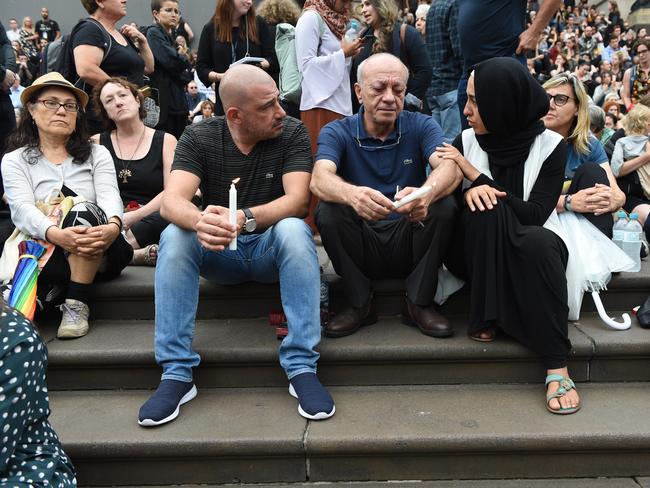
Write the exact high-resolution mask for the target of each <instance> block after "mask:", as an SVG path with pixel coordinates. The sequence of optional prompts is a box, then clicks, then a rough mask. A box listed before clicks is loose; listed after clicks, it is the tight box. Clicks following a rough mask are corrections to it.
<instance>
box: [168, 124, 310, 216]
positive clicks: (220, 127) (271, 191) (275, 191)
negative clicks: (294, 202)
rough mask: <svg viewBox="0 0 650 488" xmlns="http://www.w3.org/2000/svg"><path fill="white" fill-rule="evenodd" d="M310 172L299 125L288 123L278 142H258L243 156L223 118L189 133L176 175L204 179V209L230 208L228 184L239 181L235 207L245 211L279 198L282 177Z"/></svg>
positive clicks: (306, 137) (306, 142) (178, 149)
mask: <svg viewBox="0 0 650 488" xmlns="http://www.w3.org/2000/svg"><path fill="white" fill-rule="evenodd" d="M312 167H313V160H312V155H311V146H310V142H309V135H308V134H307V130H306V129H305V126H304V125H303V123H302V122H300V121H299V120H297V119H294V118H292V117H285V119H284V127H283V130H282V134H281V135H280V136H278V137H276V138H274V139H267V140H264V141H260V142H258V143H257V144H256V145H255V147H254V148H253V150H252V151H251V152H250V154H248V155H245V154H242V153H241V151H240V150H239V149H238V148H237V146H236V145H235V142H234V141H233V139H232V135H231V134H230V130H229V129H228V124H227V123H226V119H225V117H212V118H210V119H207V120H204V121H202V122H200V123H198V124H193V125H191V126H189V127H187V128H186V129H185V132H183V135H182V136H181V138H180V140H179V141H178V145H177V146H176V152H175V155H174V163H173V164H172V171H174V170H183V171H188V172H190V173H192V174H195V175H196V176H198V177H199V178H200V179H201V186H200V188H201V192H202V193H203V206H204V207H205V206H207V205H220V206H222V207H227V206H228V191H229V189H230V183H231V181H232V180H234V179H235V178H241V180H240V181H239V184H238V185H237V207H238V208H247V207H254V206H256V205H263V204H265V203H268V202H270V201H272V200H275V199H277V198H280V197H281V196H283V195H284V187H283V185H282V176H283V175H284V174H286V173H291V172H294V171H304V172H307V173H311V171H312Z"/></svg>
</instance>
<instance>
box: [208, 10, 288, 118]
mask: <svg viewBox="0 0 650 488" xmlns="http://www.w3.org/2000/svg"><path fill="white" fill-rule="evenodd" d="M249 56H252V57H260V58H264V61H262V62H261V63H259V67H260V68H262V69H264V70H266V71H267V72H268V73H269V74H270V75H271V76H272V77H273V78H277V71H278V61H277V58H276V56H275V40H274V39H273V37H272V36H271V31H270V29H269V26H268V24H267V23H266V21H265V20H264V19H262V18H261V17H259V16H257V15H255V6H254V5H253V2H252V1H251V0H217V7H216V9H215V12H214V15H213V16H212V19H210V22H208V23H207V24H205V26H204V27H203V31H202V32H201V38H200V40H199V49H198V57H197V60H196V71H197V73H198V75H199V79H200V80H201V81H202V82H203V84H204V85H205V86H210V85H211V84H213V83H215V84H216V85H218V84H219V82H220V81H221V79H222V78H223V75H224V74H225V73H226V71H227V70H228V68H229V67H230V65H231V64H232V63H234V62H235V61H238V60H240V59H242V58H245V57H249ZM215 88H216V87H215ZM215 91H217V90H216V89H215ZM215 113H216V114H217V115H223V114H224V112H223V106H222V105H221V101H220V100H219V98H217V100H216V112H215Z"/></svg>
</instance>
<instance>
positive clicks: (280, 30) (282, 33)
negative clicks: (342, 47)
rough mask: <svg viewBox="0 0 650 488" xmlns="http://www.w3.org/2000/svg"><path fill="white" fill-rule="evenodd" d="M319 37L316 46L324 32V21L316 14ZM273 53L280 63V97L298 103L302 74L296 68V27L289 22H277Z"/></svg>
mask: <svg viewBox="0 0 650 488" xmlns="http://www.w3.org/2000/svg"><path fill="white" fill-rule="evenodd" d="M318 24H319V27H320V37H319V41H318V47H319V48H320V43H321V40H322V38H323V33H324V32H325V22H323V18H322V17H321V16H320V15H319V16H318ZM275 54H276V55H277V57H278V63H279V65H280V86H279V87H278V88H279V89H280V98H281V99H282V100H285V101H287V102H292V103H295V104H298V105H300V96H301V94H302V75H301V74H300V71H299V70H298V58H297V56H296V28H295V27H294V26H292V25H291V24H278V25H277V27H276V31H275Z"/></svg>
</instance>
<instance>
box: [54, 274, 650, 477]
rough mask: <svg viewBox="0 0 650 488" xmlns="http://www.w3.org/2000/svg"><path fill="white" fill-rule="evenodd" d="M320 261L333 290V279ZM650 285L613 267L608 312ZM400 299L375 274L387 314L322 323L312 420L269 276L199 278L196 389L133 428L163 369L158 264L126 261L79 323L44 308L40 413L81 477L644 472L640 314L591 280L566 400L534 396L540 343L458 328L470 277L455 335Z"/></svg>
mask: <svg viewBox="0 0 650 488" xmlns="http://www.w3.org/2000/svg"><path fill="white" fill-rule="evenodd" d="M328 272H329V273H330V281H331V289H332V301H333V305H334V307H335V306H336V304H337V303H340V302H341V300H340V294H341V293H342V290H341V287H340V284H339V283H338V280H337V277H336V276H335V275H333V274H332V273H333V272H332V271H331V269H329V270H328ZM648 294H650V265H648V263H644V268H643V270H642V272H641V273H638V274H629V275H627V274H621V275H619V276H616V277H615V278H614V279H613V280H612V282H611V284H610V291H609V292H607V293H605V294H604V295H603V297H604V300H603V301H604V303H605V305H606V307H607V309H608V311H610V313H612V314H614V312H615V311H629V310H630V309H631V308H632V306H634V305H638V304H640V303H641V302H642V301H643V300H644V299H645V297H646V296H648ZM402 299H403V290H402V287H401V284H400V283H399V282H391V281H385V282H381V283H378V284H377V287H376V293H375V303H376V304H377V307H378V309H379V312H380V314H382V318H381V320H380V322H379V323H378V324H376V325H374V326H371V327H366V328H363V329H361V331H359V332H358V333H357V334H354V335H353V336H350V337H347V338H341V339H324V340H323V342H322V343H321V347H320V351H321V354H322V356H321V360H320V363H319V376H320V378H321V379H322V381H323V382H324V383H325V384H327V385H328V386H329V387H330V388H331V392H332V394H333V396H334V398H335V400H336V405H337V413H336V415H335V416H334V417H333V418H332V419H329V420H327V421H324V422H308V421H306V420H305V419H303V418H302V417H300V416H299V415H298V412H297V403H296V401H295V399H293V398H291V397H290V396H289V394H288V392H287V386H288V384H287V381H286V378H285V377H284V374H283V372H282V371H281V369H280V367H279V365H278V360H277V347H278V344H279V342H278V341H277V340H276V338H275V332H274V329H273V328H272V327H270V326H269V325H268V324H267V321H266V318H265V316H266V314H267V313H268V310H269V309H270V308H275V307H277V306H278V305H279V298H278V290H277V287H274V286H262V285H257V284H247V285H242V286H236V287H219V286H215V285H211V284H208V283H206V282H202V283H201V302H200V309H199V319H200V320H199V321H198V324H197V331H196V337H195V342H194V344H195V347H196V349H197V350H198V351H199V352H200V353H201V356H202V358H203V362H202V364H201V365H200V366H199V368H198V369H197V371H196V382H197V385H198V388H199V395H198V397H197V398H196V399H195V400H193V401H192V402H190V403H189V404H187V405H186V406H184V407H182V410H181V415H180V417H179V418H178V419H177V420H176V421H174V422H172V423H170V424H168V425H165V426H163V427H160V428H156V429H143V428H140V427H139V426H138V425H137V412H138V409H139V407H140V405H141V404H142V403H143V402H144V401H145V400H146V398H148V396H149V395H150V394H151V390H152V389H154V388H155V387H156V386H157V385H158V382H159V378H160V369H159V368H158V367H157V365H156V364H155V360H154V352H153V330H154V326H153V270H151V269H145V268H128V269H127V270H126V272H125V273H124V275H123V276H122V277H121V278H119V279H118V280H116V281H114V282H112V283H108V284H105V285H102V286H101V287H100V288H99V289H98V290H97V293H96V303H95V305H94V306H93V309H92V310H93V320H92V322H91V331H90V334H89V335H88V336H87V337H85V338H82V339H78V340H75V341H67V342H63V341H58V340H56V339H55V331H56V329H55V327H54V325H47V324H44V325H42V326H41V332H42V334H43V336H44V338H45V340H46V341H47V343H48V348H49V354H50V356H49V357H50V363H49V371H48V385H49V388H50V392H51V393H50V400H51V407H52V416H51V420H52V422H53V424H54V426H55V428H56V430H57V432H58V433H59V435H60V437H61V440H62V441H63V443H64V446H65V448H66V451H67V452H68V454H70V456H71V457H72V459H73V461H74V463H75V465H76V467H77V469H78V472H79V481H80V485H81V486H146V485H149V486H171V485H211V486H214V485H220V484H227V483H236V484H238V485H237V486H242V484H241V483H244V484H245V485H244V486H249V485H248V484H251V486H258V487H259V486H274V487H276V488H280V487H296V488H297V487H312V486H318V487H325V488H328V487H332V488H336V487H341V486H350V487H359V488H382V487H389V488H393V487H395V486H400V487H401V486H404V487H407V488H408V487H411V486H414V487H417V488H449V487H452V486H454V487H456V486H457V487H463V488H470V487H476V488H496V487H504V488H509V487H515V486H517V487H520V486H526V487H528V486H529V487H538V486H539V487H541V486H547V485H548V484H552V485H554V486H556V487H564V486H567V487H568V486H571V487H578V488H582V487H594V488H600V487H601V486H603V487H605V486H607V487H614V488H616V487H619V486H620V487H621V488H631V487H637V488H638V487H639V486H643V487H650V480H649V479H648V478H643V476H646V477H647V476H650V331H648V330H643V329H641V328H639V326H638V324H637V323H636V322H634V324H633V327H632V329H631V330H629V331H625V332H617V331H612V330H608V329H607V328H606V326H605V325H604V324H602V323H601V322H600V321H599V320H598V319H597V317H596V316H595V314H594V312H593V304H592V303H591V299H590V298H586V299H585V303H584V304H583V310H584V312H583V316H582V317H581V320H580V321H579V322H577V323H575V324H573V325H570V337H571V341H572V343H573V346H574V349H573V354H572V357H571V362H570V365H569V368H570V371H571V373H572V376H573V378H574V379H575V380H576V382H577V383H578V388H579V390H580V392H581V395H582V401H583V408H582V410H581V411H580V412H579V413H578V414H576V415H572V416H566V417H561V416H557V415H551V414H550V413H548V412H547V411H546V409H545V407H544V388H543V379H544V370H543V367H542V365H541V362H540V360H539V358H538V357H536V356H535V355H533V354H532V353H530V351H528V350H527V349H525V348H524V347H522V346H520V345H519V344H517V343H514V342H512V341H510V340H509V339H507V338H505V337H503V336H500V337H499V338H498V339H497V341H496V342H494V343H491V344H481V343H476V342H473V341H470V340H469V339H467V337H466V318H465V316H466V309H467V295H466V294H464V293H463V292H461V293H460V294H458V296H455V297H453V298H452V299H451V300H450V302H449V303H448V304H446V305H445V307H444V312H445V313H446V314H447V316H448V317H450V318H451V319H452V320H453V321H454V324H455V330H456V333H455V335H454V337H452V338H450V339H433V338H429V337H426V336H423V335H422V334H420V332H419V331H418V330H417V329H414V328H410V327H407V326H404V325H402V324H401V323H400V321H399V316H398V315H397V314H398V313H399V310H400V307H401V301H402ZM616 313H617V315H618V314H620V312H616ZM603 477H604V479H603ZM545 478H557V479H555V480H552V481H551V480H545ZM563 478H564V479H566V478H581V479H577V480H564V481H563V480H562V479H563ZM535 479H537V480H535ZM384 480H392V482H391V483H383V481H384ZM399 480H439V481H427V482H421V483H416V482H408V481H399ZM440 480H478V481H465V482H460V481H440ZM481 480H484V481H481ZM488 480H493V481H488ZM494 480H498V481H494ZM355 481H358V482H360V483H359V484H357V483H354V482H355Z"/></svg>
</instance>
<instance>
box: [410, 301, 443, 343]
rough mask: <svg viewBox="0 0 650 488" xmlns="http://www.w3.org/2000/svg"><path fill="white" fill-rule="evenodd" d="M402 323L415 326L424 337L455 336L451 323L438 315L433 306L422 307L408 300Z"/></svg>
mask: <svg viewBox="0 0 650 488" xmlns="http://www.w3.org/2000/svg"><path fill="white" fill-rule="evenodd" d="M402 323H404V324H406V325H412V326H415V327H417V328H418V329H420V332H422V333H423V334H424V335H428V336H431V337H450V336H452V335H453V334H454V329H453V328H452V327H451V324H450V323H449V321H448V320H447V319H446V318H444V317H443V316H442V315H441V314H440V313H438V311H437V310H436V309H435V308H433V305H429V306H428V307H420V306H419V305H416V304H415V303H413V302H411V300H409V299H408V298H407V299H406V301H405V303H404V309H403V310H402Z"/></svg>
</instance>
